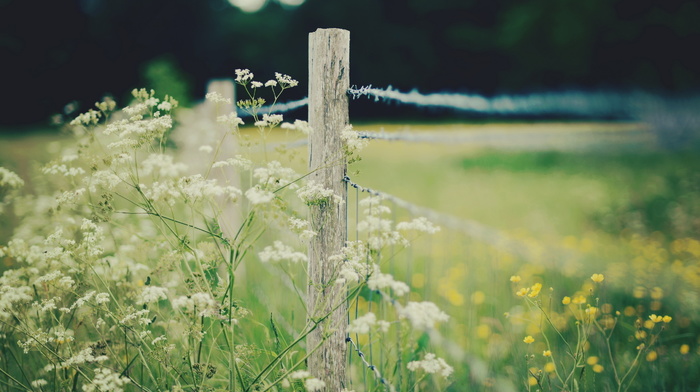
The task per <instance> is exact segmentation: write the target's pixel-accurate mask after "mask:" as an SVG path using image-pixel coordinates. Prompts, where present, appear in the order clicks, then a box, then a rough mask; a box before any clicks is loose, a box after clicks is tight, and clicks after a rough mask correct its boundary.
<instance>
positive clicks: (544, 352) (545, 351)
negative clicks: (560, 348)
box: [542, 350, 552, 357]
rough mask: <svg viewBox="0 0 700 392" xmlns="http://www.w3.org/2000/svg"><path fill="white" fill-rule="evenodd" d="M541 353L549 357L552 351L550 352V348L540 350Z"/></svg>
mask: <svg viewBox="0 0 700 392" xmlns="http://www.w3.org/2000/svg"><path fill="white" fill-rule="evenodd" d="M542 355H544V356H545V357H551V356H552V352H551V351H550V350H544V351H543V352H542Z"/></svg>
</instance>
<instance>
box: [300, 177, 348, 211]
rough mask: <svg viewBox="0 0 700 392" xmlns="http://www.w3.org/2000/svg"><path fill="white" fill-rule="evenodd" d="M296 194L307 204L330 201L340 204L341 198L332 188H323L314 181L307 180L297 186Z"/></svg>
mask: <svg viewBox="0 0 700 392" xmlns="http://www.w3.org/2000/svg"><path fill="white" fill-rule="evenodd" d="M297 196H299V198H300V199H301V200H302V201H304V202H305V203H306V204H307V205H315V204H323V203H328V202H329V201H332V202H333V203H334V204H338V205H340V204H342V203H343V198H342V197H340V196H338V195H336V194H335V192H333V190H332V189H328V188H324V187H323V185H321V184H319V183H317V182H316V181H309V182H307V183H306V185H304V186H302V187H301V188H299V190H298V191H297Z"/></svg>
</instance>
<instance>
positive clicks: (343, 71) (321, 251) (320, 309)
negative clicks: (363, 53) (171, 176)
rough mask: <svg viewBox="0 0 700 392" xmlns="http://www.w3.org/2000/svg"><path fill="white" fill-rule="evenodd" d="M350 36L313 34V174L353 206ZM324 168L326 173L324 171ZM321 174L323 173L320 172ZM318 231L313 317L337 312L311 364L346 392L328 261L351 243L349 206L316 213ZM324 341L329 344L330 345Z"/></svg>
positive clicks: (311, 341) (318, 333)
mask: <svg viewBox="0 0 700 392" xmlns="http://www.w3.org/2000/svg"><path fill="white" fill-rule="evenodd" d="M349 87H350V32H349V31H347V30H341V29H318V30H316V31H315V32H313V33H310V34H309V125H310V126H311V128H313V132H312V133H311V135H310V136H309V168H310V170H311V171H314V170H316V171H315V172H314V174H313V175H312V177H311V179H312V180H313V181H316V182H317V183H320V184H322V185H323V186H324V187H325V188H328V189H332V190H333V192H334V193H335V194H336V195H339V196H341V197H342V200H343V203H345V201H346V200H347V187H346V184H345V183H344V182H343V178H344V177H345V174H346V171H347V163H346V159H345V156H344V149H343V141H342V139H341V138H340V134H341V131H342V130H343V129H344V128H345V127H346V126H347V125H348V123H349V114H348V95H347V91H348V88H349ZM321 167H322V168H321ZM319 168H321V169H319ZM310 210H311V211H310V213H311V225H312V229H313V230H314V231H316V232H317V233H318V235H317V236H316V237H314V238H313V239H312V240H311V243H310V245H309V288H308V299H307V301H308V303H307V305H308V311H309V317H312V318H318V317H320V316H323V315H325V314H328V313H329V312H331V310H332V309H333V308H334V307H335V306H338V304H341V303H342V304H341V305H340V306H339V307H338V308H337V309H336V310H335V311H333V312H332V314H331V316H330V317H329V318H328V319H326V320H325V321H324V322H323V323H321V324H320V325H319V328H317V329H316V330H315V331H313V332H312V333H311V334H310V335H309V336H308V338H307V341H306V347H307V350H313V349H314V348H315V347H316V346H318V345H319V344H321V347H320V348H319V349H318V350H317V351H316V352H314V353H313V354H312V355H311V356H310V357H309V361H308V369H309V371H310V372H311V373H312V374H313V375H314V376H316V377H319V378H320V379H322V380H323V381H324V382H325V383H326V389H325V390H326V391H329V392H330V391H333V392H336V391H340V390H342V389H343V388H344V387H345V368H346V357H345V355H346V352H347V351H346V347H347V343H346V342H345V336H346V330H347V323H348V322H347V305H346V304H345V303H344V302H343V301H344V298H345V295H346V290H345V288H344V287H342V286H339V285H337V284H335V277H334V275H335V273H336V272H337V268H338V266H337V265H331V263H329V262H328V258H329V256H331V255H334V254H337V253H338V252H339V251H340V249H341V248H342V247H343V246H345V241H346V240H347V215H346V210H345V205H344V204H341V205H338V204H335V203H332V202H331V203H325V204H322V205H314V206H311V207H310ZM324 338H325V339H326V340H325V341H324Z"/></svg>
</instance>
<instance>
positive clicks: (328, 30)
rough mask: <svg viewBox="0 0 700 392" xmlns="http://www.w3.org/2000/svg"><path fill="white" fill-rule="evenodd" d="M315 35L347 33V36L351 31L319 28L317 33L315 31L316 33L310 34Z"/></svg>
mask: <svg viewBox="0 0 700 392" xmlns="http://www.w3.org/2000/svg"><path fill="white" fill-rule="evenodd" d="M315 33H328V34H331V33H347V34H350V31H349V30H345V29H339V28H335V27H331V28H321V27H319V28H317V29H316V31H314V32H312V33H310V34H315Z"/></svg>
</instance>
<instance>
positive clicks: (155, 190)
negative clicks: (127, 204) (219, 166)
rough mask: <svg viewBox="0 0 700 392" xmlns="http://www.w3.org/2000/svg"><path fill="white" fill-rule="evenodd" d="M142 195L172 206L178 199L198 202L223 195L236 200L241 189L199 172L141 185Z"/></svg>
mask: <svg viewBox="0 0 700 392" xmlns="http://www.w3.org/2000/svg"><path fill="white" fill-rule="evenodd" d="M141 188H142V189H143V192H144V195H146V197H147V198H148V199H149V200H152V201H153V202H160V201H162V202H165V203H167V204H169V205H171V206H174V205H175V203H176V202H177V201H178V200H182V201H187V202H192V203H194V202H199V201H202V200H206V199H209V198H214V197H220V196H225V197H226V198H228V199H229V200H233V201H235V200H237V199H238V197H239V196H240V195H241V190H240V189H238V188H236V187H234V186H231V185H227V186H221V185H218V181H217V180H216V179H209V180H207V179H205V178H204V177H202V175H201V174H195V175H193V176H187V177H181V178H179V179H178V180H177V183H175V182H174V180H165V181H158V182H154V183H153V184H152V185H151V187H150V188H149V187H147V186H146V185H141Z"/></svg>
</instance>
